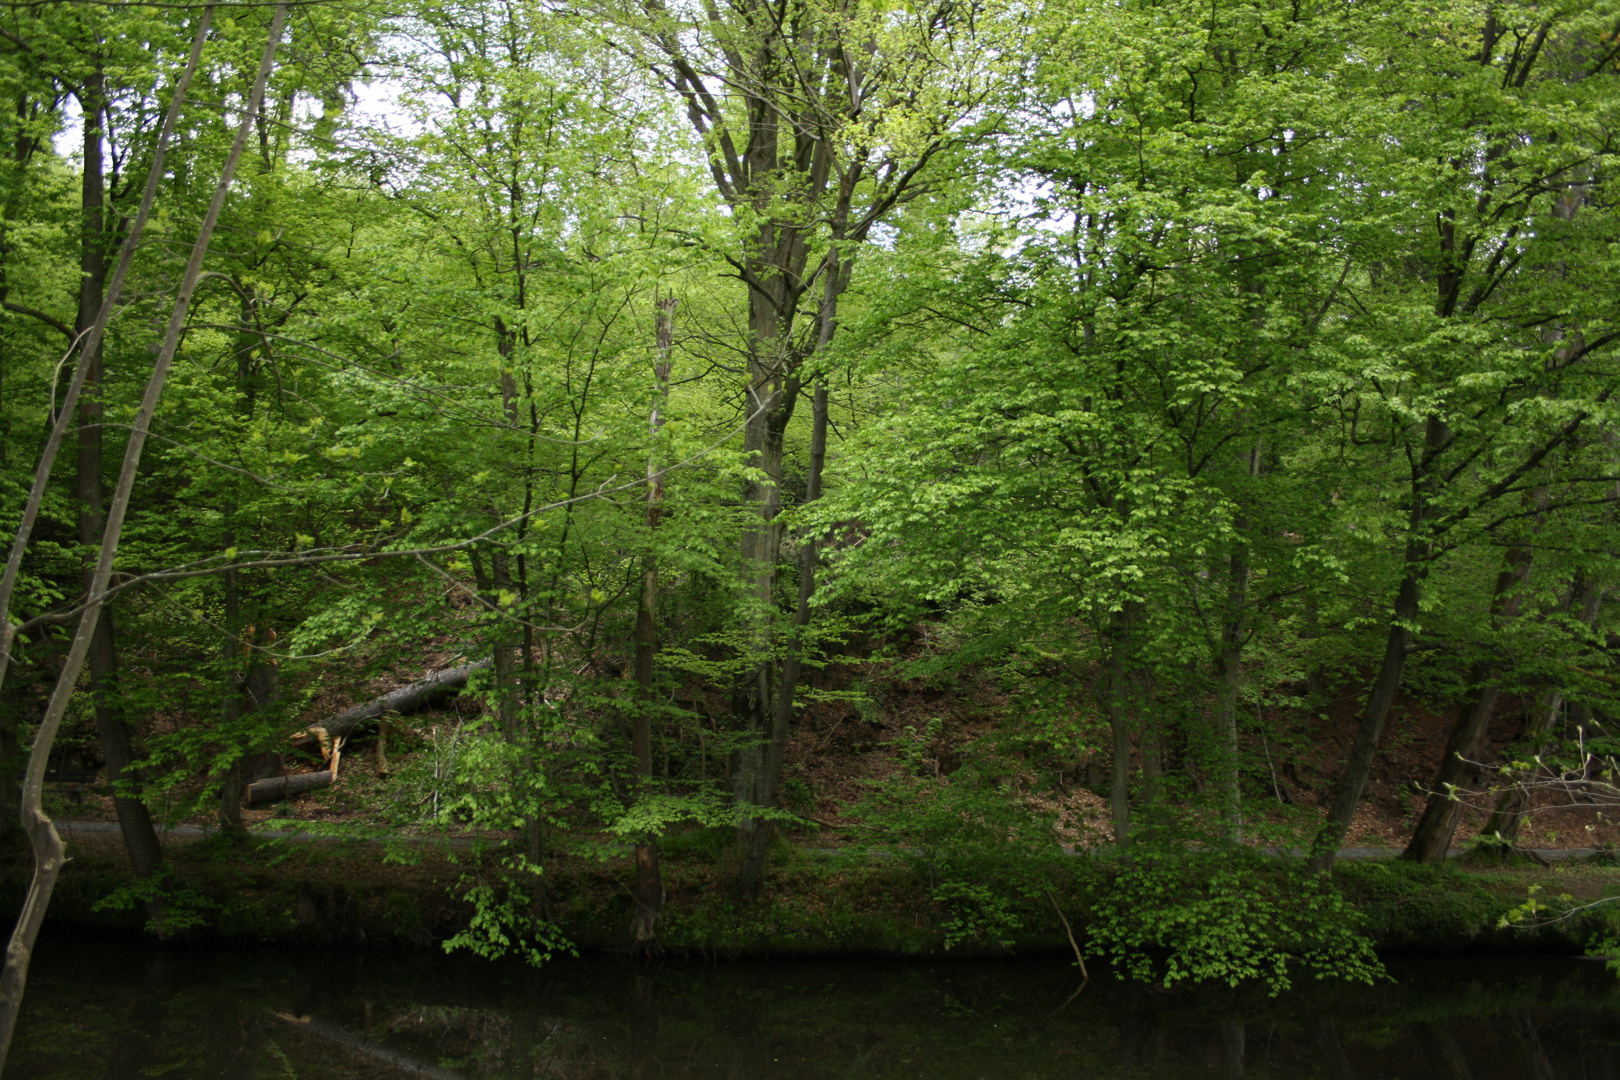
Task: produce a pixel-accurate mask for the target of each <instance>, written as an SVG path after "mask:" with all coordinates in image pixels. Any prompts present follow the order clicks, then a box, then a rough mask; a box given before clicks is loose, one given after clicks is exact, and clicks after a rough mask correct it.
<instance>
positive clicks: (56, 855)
mask: <svg viewBox="0 0 1620 1080" xmlns="http://www.w3.org/2000/svg"><path fill="white" fill-rule="evenodd" d="M209 11H210V12H211V11H212V9H211V8H210V9H209ZM286 18H287V5H286V4H285V3H281V4H278V5H277V6H276V10H275V15H274V16H273V17H272V18H271V21H270V31H269V34H268V37H267V40H266V42H265V47H264V54H263V56H262V57H261V59H260V63H259V72H258V76H257V78H256V80H255V81H254V84H253V90H252V92H251V93H250V94H249V97H248V103H247V108H246V109H244V110H243V112H242V119H241V122H240V124H239V125H238V126H237V129H236V139H235V142H234V143H233V144H232V146H231V151H230V154H229V155H228V156H227V157H226V159H225V165H224V167H223V168H222V169H221V171H220V179H219V183H218V184H217V185H216V187H215V189H214V195H213V198H212V199H211V200H210V202H209V204H208V210H207V212H206V213H205V214H204V216H203V220H202V224H201V227H200V228H199V229H198V231H197V239H196V242H195V243H194V244H193V245H192V249H191V257H190V259H189V260H188V261H187V263H186V269H185V273H184V275H183V276H182V278H181V282H180V290H179V293H178V295H177V296H176V298H175V303H174V309H173V310H172V311H171V312H170V316H169V324H168V327H167V329H166V330H165V332H164V336H163V341H162V345H161V346H160V347H159V349H158V354H157V357H156V358H155V360H154V361H153V364H152V374H151V376H150V378H148V379H147V382H146V388H145V390H144V391H143V393H142V395H141V403H140V407H139V409H138V411H137V412H136V414H135V418H134V423H133V424H132V425H131V429H130V436H129V443H128V445H127V446H126V447H125V450H124V460H123V464H122V465H121V466H120V468H119V471H118V486H117V487H116V489H115V490H114V492H113V497H112V501H111V504H110V505H109V507H108V511H107V518H106V522H105V525H104V527H103V530H102V537H101V550H100V553H99V555H98V557H97V560H96V567H95V571H94V575H93V577H92V580H91V588H90V593H89V597H88V598H87V600H86V603H85V606H84V611H83V613H82V614H81V615H80V616H79V624H78V627H77V629H76V630H75V631H74V635H73V644H72V645H71V646H70V648H69V650H68V655H67V659H66V660H65V662H64V663H63V665H62V671H61V673H60V674H59V675H58V677H57V682H56V687H55V689H54V690H53V691H52V692H51V698H50V703H49V704H48V705H47V706H46V709H45V715H44V717H43V718H42V719H41V721H40V725H39V731H38V733H37V734H36V735H35V738H34V745H33V748H32V750H31V752H30V754H29V758H28V773H27V776H26V778H25V780H24V782H23V797H22V803H23V806H22V814H23V827H24V829H25V830H26V831H27V832H28V835H29V840H30V842H31V844H32V846H33V849H34V858H35V870H34V879H33V882H32V883H31V884H30V886H29V889H28V894H27V896H26V897H25V899H24V900H23V906H22V912H21V914H20V915H19V916H18V918H17V924H16V927H15V928H14V929H13V931H12V934H11V941H10V943H9V944H8V946H7V948H6V963H5V970H4V972H3V973H0V1070H3V1069H4V1065H5V1055H6V1053H7V1052H8V1051H9V1049H10V1046H11V1035H12V1032H13V1030H14V1029H15V1027H16V1023H17V1012H18V1010H19V1009H20V1008H21V1006H22V995H23V988H24V985H25V983H26V982H27V978H28V965H29V961H30V960H31V958H32V955H33V949H34V941H35V939H36V938H37V937H38V936H39V930H40V927H41V925H42V924H43V923H44V921H45V909H46V907H47V906H48V905H49V904H50V898H51V893H52V892H53V891H54V890H55V888H56V879H57V876H58V875H59V874H60V872H61V868H62V858H63V848H62V839H61V837H60V836H59V835H58V834H57V832H56V826H55V824H54V823H53V822H52V821H51V819H50V818H49V817H48V816H46V814H45V811H44V808H43V804H42V796H43V792H44V786H45V766H46V762H47V760H48V759H49V757H50V751H51V745H52V743H53V742H54V741H55V738H56V732H57V730H58V729H59V728H60V727H61V724H62V718H63V716H65V715H66V713H67V706H68V702H69V700H70V699H71V698H72V697H73V693H74V687H75V685H76V684H77V682H78V679H79V675H80V673H81V672H82V671H83V670H84V666H85V660H86V658H87V656H88V654H89V651H90V645H91V639H92V638H93V637H94V635H95V629H96V624H97V623H98V622H99V621H100V615H101V607H102V603H103V599H104V597H105V595H106V591H107V586H108V584H109V583H110V582H111V580H112V571H113V559H114V557H115V556H116V555H117V553H118V540H119V536H120V534H121V533H122V531H123V525H124V517H125V515H126V513H127V512H128V510H129V504H130V498H131V496H132V494H133V492H134V488H135V477H136V474H137V472H138V471H139V468H140V461H141V453H142V451H143V450H144V449H145V445H146V436H147V433H148V432H149V431H150V430H151V426H152V418H153V416H154V415H155V414H156V412H157V407H158V402H159V400H160V399H161V398H162V396H163V389H164V386H165V384H166V383H167V381H168V375H169V369H170V367H171V366H172V364H173V362H174V355H175V351H176V350H177V349H178V347H179V344H180V335H181V332H182V331H183V330H184V329H185V324H186V317H187V314H188V313H189V311H190V307H191V298H192V296H193V294H194V293H195V292H196V288H197V282H198V279H199V278H200V276H201V274H202V263H203V258H204V256H205V255H206V254H207V251H208V243H209V240H210V238H211V237H212V236H213V232H214V225H215V223H217V222H218V220H219V215H220V212H221V211H222V210H223V209H224V206H225V197H226V195H227V194H228V193H229V191H230V188H231V182H232V180H233V179H234V177H235V173H236V166H237V163H238V162H239V161H240V160H241V157H242V152H243V150H244V148H245V147H246V146H247V139H248V134H249V133H250V132H251V131H252V129H253V121H254V118H255V117H256V116H257V114H258V111H259V105H260V103H261V102H262V101H263V100H264V90H265V86H266V84H267V83H268V82H269V80H270V71H271V69H272V67H273V66H274V63H275V55H276V49H277V47H278V46H279V45H280V42H281V31H282V27H283V25H284V24H285V22H286ZM203 22H204V27H203V28H200V29H199V31H198V34H197V38H196V40H195V42H194V44H193V46H192V56H191V60H190V61H189V64H188V67H187V73H188V76H187V77H188V78H189V73H190V72H192V71H195V69H196V66H197V62H198V59H199V57H200V55H201V50H202V43H203V41H204V40H205V35H206V22H207V20H206V19H204V20H203ZM178 98H179V94H178V93H177V94H176V100H177V101H178ZM173 110H174V107H171V120H170V121H166V129H167V130H172V115H173ZM7 569H8V572H9V571H10V566H9V565H8V567H7Z"/></svg>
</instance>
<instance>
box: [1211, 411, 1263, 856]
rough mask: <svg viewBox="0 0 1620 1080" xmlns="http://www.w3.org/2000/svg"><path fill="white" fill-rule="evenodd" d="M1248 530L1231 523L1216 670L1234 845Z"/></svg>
mask: <svg viewBox="0 0 1620 1080" xmlns="http://www.w3.org/2000/svg"><path fill="white" fill-rule="evenodd" d="M1260 452H1261V446H1260V443H1259V442H1258V441H1257V442H1256V443H1255V446H1254V449H1253V450H1251V451H1250V452H1249V461H1248V473H1249V479H1250V480H1254V479H1256V478H1257V477H1259V475H1260ZM1247 527H1248V526H1247V522H1246V521H1245V520H1244V519H1243V518H1242V517H1239V518H1238V519H1237V520H1236V521H1235V522H1233V531H1234V532H1235V533H1237V535H1238V536H1239V538H1240V539H1239V541H1238V543H1237V544H1235V545H1234V546H1233V548H1232V554H1231V556H1230V558H1229V559H1228V560H1227V567H1226V613H1225V617H1224V618H1223V619H1222V620H1221V644H1220V657H1219V662H1218V663H1217V665H1216V666H1217V669H1218V674H1219V675H1220V683H1219V689H1218V691H1217V700H1216V712H1217V717H1216V734H1217V737H1218V738H1219V739H1220V747H1219V752H1220V755H1221V764H1220V778H1221V779H1220V786H1221V819H1222V821H1224V822H1225V823H1226V838H1227V839H1228V840H1230V841H1231V842H1232V843H1234V844H1236V843H1240V842H1242V840H1243V793H1242V788H1241V786H1240V784H1239V782H1238V724H1237V705H1238V689H1239V686H1240V685H1241V683H1242V676H1243V647H1244V645H1246V644H1247V643H1248V639H1249V625H1248V606H1249V576H1250V569H1249V549H1248V546H1247V545H1246V544H1245V543H1243V541H1242V540H1241V537H1242V536H1243V533H1244V531H1245V530H1246V529H1247Z"/></svg>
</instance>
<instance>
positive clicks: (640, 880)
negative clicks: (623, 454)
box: [630, 298, 675, 946]
mask: <svg viewBox="0 0 1620 1080" xmlns="http://www.w3.org/2000/svg"><path fill="white" fill-rule="evenodd" d="M674 315H675V300H674V298H670V299H667V300H660V301H659V302H658V305H657V315H656V316H655V326H654V336H655V339H656V348H657V351H656V353H655V356H654V360H653V383H654V385H655V396H654V401H653V407H652V415H651V416H650V417H648V420H647V435H648V443H649V445H650V447H651V450H650V452H649V453H648V455H647V554H646V555H644V556H643V557H642V564H641V598H640V600H639V602H638V603H637V604H636V686H637V687H638V688H639V689H640V691H641V700H640V701H639V702H637V708H636V711H635V720H634V724H633V729H632V732H631V742H632V744H633V747H634V750H635V755H636V768H637V769H638V770H639V771H640V774H641V781H642V784H643V785H645V784H646V782H647V781H649V780H651V779H652V776H653V755H652V705H653V695H654V687H653V660H654V658H655V657H656V655H657V652H658V554H657V552H656V550H655V549H654V548H653V541H654V539H655V534H656V533H657V531H658V522H659V518H660V517H661V516H662V514H663V504H664V471H663V467H662V464H661V463H660V460H659V453H658V432H659V430H660V429H661V428H662V427H663V426H664V410H665V408H666V406H667V403H668V401H669V374H670V355H671V352H672V350H673V349H674V346H675V324H674ZM643 790H646V789H645V787H643ZM634 901H635V916H634V918H633V919H632V920H631V923H630V935H631V937H632V938H634V939H635V942H636V944H637V945H641V946H646V945H650V944H652V943H653V942H656V941H657V940H658V917H659V912H660V911H661V910H662V908H663V905H664V875H663V868H662V867H661V866H660V865H659V862H658V837H656V836H654V835H651V834H648V835H644V836H641V837H639V838H637V840H636V888H635V894H634Z"/></svg>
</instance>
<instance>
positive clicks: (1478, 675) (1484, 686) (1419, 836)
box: [1401, 548, 1530, 863]
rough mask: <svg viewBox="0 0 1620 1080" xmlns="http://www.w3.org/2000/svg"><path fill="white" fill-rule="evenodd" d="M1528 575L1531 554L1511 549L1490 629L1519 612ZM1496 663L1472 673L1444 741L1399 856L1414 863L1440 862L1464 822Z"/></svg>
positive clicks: (1492, 699)
mask: <svg viewBox="0 0 1620 1080" xmlns="http://www.w3.org/2000/svg"><path fill="white" fill-rule="evenodd" d="M1529 572H1530V552H1529V550H1528V549H1526V548H1513V549H1512V550H1510V551H1509V552H1508V555H1507V565H1505V566H1503V567H1502V571H1501V572H1500V573H1499V574H1497V575H1496V588H1495V589H1494V590H1493V592H1492V595H1491V617H1490V621H1491V626H1492V628H1493V629H1501V627H1502V625H1503V624H1504V623H1506V622H1508V621H1509V620H1511V619H1512V618H1513V617H1514V616H1515V615H1517V614H1518V610H1519V604H1520V601H1521V599H1522V596H1521V594H1519V593H1517V592H1515V591H1514V590H1515V588H1516V586H1518V585H1519V584H1520V583H1521V582H1523V581H1524V579H1525V576H1526V575H1527V574H1528V573H1529ZM1494 667H1495V665H1493V664H1490V663H1488V662H1486V661H1480V662H1478V663H1476V664H1475V665H1474V666H1473V668H1472V670H1470V671H1469V673H1468V682H1469V685H1471V686H1475V687H1478V689H1477V690H1476V691H1475V692H1474V696H1473V698H1472V700H1470V701H1468V702H1466V703H1464V704H1463V706H1462V707H1461V708H1460V709H1459V710H1458V711H1457V718H1456V720H1455V721H1454V722H1453V723H1452V725H1451V732H1450V734H1449V735H1448V736H1447V738H1446V750H1445V754H1444V756H1443V757H1442V758H1441V759H1440V771H1439V773H1438V775H1437V776H1436V777H1435V781H1434V785H1433V787H1432V788H1431V791H1430V794H1429V801H1428V804H1427V805H1426V806H1424V808H1423V816H1422V817H1421V818H1419V819H1418V823H1417V828H1415V829H1414V830H1413V831H1412V839H1411V841H1410V842H1408V843H1407V845H1406V850H1405V851H1403V852H1402V853H1401V858H1403V859H1409V860H1411V861H1413V862H1425V863H1442V862H1445V861H1446V852H1447V851H1448V850H1449V849H1450V847H1451V838H1452V836H1453V835H1454V834H1455V833H1456V831H1457V822H1458V821H1459V820H1460V819H1461V818H1462V811H1463V803H1462V800H1461V799H1459V798H1457V796H1456V794H1455V792H1456V791H1457V790H1460V789H1463V788H1467V787H1471V786H1472V785H1473V784H1474V782H1475V780H1476V779H1477V778H1478V774H1479V766H1478V765H1477V764H1476V761H1477V759H1478V757H1479V748H1480V744H1481V743H1482V742H1483V741H1484V738H1485V730H1486V728H1487V727H1488V726H1489V725H1490V722H1491V713H1492V712H1494V711H1495V709H1496V701H1497V698H1498V697H1499V696H1500V693H1501V688H1500V687H1499V686H1498V685H1497V684H1496V683H1495V682H1494V681H1493V680H1492V679H1491V674H1492V671H1493V669H1494Z"/></svg>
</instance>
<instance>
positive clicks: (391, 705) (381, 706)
mask: <svg viewBox="0 0 1620 1080" xmlns="http://www.w3.org/2000/svg"><path fill="white" fill-rule="evenodd" d="M489 663H490V662H489V661H488V660H480V661H479V662H478V663H476V664H467V665H466V666H464V667H454V668H445V669H444V670H443V671H435V672H434V673H433V674H431V675H429V676H428V677H427V678H425V679H418V680H416V681H415V682H413V683H411V684H410V685H408V686H402V687H400V688H399V689H398V690H390V691H389V692H388V693H386V694H384V695H383V696H382V697H379V698H373V699H371V700H370V701H368V702H366V703H365V704H364V705H356V706H355V707H354V708H352V709H345V710H343V711H342V712H340V713H338V714H337V715H336V716H333V717H331V718H330V719H328V720H322V721H321V722H320V723H318V724H311V725H310V726H309V727H307V728H305V729H304V730H303V731H300V732H298V733H297V734H296V735H294V736H292V742H293V745H294V746H297V747H300V748H302V749H305V750H313V749H315V748H316V747H318V746H321V745H322V743H323V742H330V740H332V739H346V738H348V737H349V736H350V735H352V734H354V732H355V731H356V730H357V729H358V728H359V727H360V726H361V725H362V724H364V723H366V722H367V721H371V720H376V719H377V718H378V717H380V716H383V715H384V714H386V713H407V712H412V711H414V710H416V709H420V708H422V707H423V706H424V705H430V704H432V703H433V702H435V701H437V700H439V699H440V698H444V697H449V696H450V695H451V694H452V693H454V692H455V691H457V690H460V689H461V688H462V687H463V686H466V685H467V678H468V676H470V675H472V673H473V672H475V671H483V670H484V669H485V668H487V667H489ZM321 732H324V733H325V736H326V738H324V739H323V738H322V736H321V734H320V733H321Z"/></svg>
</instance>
